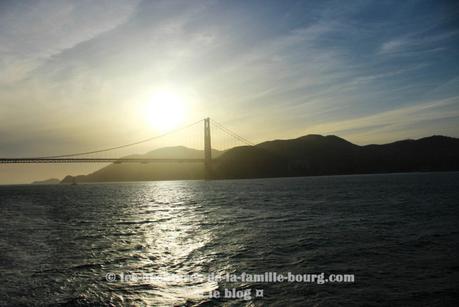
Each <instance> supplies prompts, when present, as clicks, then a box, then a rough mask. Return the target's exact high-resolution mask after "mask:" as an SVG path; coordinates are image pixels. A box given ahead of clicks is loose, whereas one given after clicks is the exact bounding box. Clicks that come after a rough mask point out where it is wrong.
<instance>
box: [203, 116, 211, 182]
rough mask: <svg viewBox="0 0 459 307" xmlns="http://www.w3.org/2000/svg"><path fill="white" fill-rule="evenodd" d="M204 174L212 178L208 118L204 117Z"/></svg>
mask: <svg viewBox="0 0 459 307" xmlns="http://www.w3.org/2000/svg"><path fill="white" fill-rule="evenodd" d="M204 176H205V179H206V180H209V179H212V145H211V143H210V118H209V117H207V118H205V119H204Z"/></svg>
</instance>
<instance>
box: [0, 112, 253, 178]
mask: <svg viewBox="0 0 459 307" xmlns="http://www.w3.org/2000/svg"><path fill="white" fill-rule="evenodd" d="M201 122H204V158H196V159H188V158H81V157H78V156H82V155H88V154H95V153H101V152H107V151H112V150H115V149H120V148H125V147H129V146H133V145H137V144H141V143H145V142H149V141H151V140H153V139H156V138H160V137H163V136H166V135H168V134H171V133H174V132H176V131H179V130H183V129H185V128H188V127H191V126H193V125H196V124H198V123H201ZM212 123H213V124H214V127H216V128H218V129H220V130H222V131H223V132H225V133H226V134H228V135H230V136H231V137H233V138H235V139H237V140H239V141H241V142H243V143H244V144H246V145H253V143H251V142H250V141H248V140H247V139H245V138H243V137H241V136H239V135H238V134H236V133H234V132H233V131H231V130H229V129H228V128H226V127H224V126H223V125H222V124H220V123H218V122H216V121H214V120H212ZM213 161H215V159H212V146H211V134H210V118H209V117H207V118H204V119H201V120H199V121H197V122H195V123H192V124H190V125H187V126H184V127H181V128H178V129H176V130H174V131H170V132H167V133H165V134H163V135H159V136H155V137H152V138H148V139H145V140H142V141H138V142H135V143H130V144H125V145H121V146H116V147H111V148H106V149H101V150H95V151H89V152H80V153H73V154H66V155H59V156H48V157H30V158H0V164H21V163H22V164H23V163H115V164H120V163H157V162H179V163H187V162H191V163H204V169H205V173H206V177H207V178H210V177H211V173H212V162H213Z"/></svg>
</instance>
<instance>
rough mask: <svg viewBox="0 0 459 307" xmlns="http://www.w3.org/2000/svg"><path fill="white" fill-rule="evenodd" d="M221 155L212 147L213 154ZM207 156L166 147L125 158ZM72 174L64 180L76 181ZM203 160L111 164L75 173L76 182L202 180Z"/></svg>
mask: <svg viewBox="0 0 459 307" xmlns="http://www.w3.org/2000/svg"><path fill="white" fill-rule="evenodd" d="M220 154H221V152H220V151H218V150H213V151H212V155H213V157H218V156H219V155H220ZM203 157H204V152H203V151H202V150H196V149H191V148H187V147H183V146H177V147H165V148H160V149H156V150H153V151H150V152H148V153H146V154H143V155H131V156H126V157H124V158H151V159H154V158H169V159H181V158H189V159H199V158H203ZM73 178H74V177H73V176H66V177H65V178H64V179H63V180H62V182H63V183H73ZM203 178H204V169H203V164H202V163H176V162H174V163H163V162H161V163H155V162H152V163H121V164H116V163H112V164H110V165H108V166H106V167H103V168H101V169H99V170H97V171H95V172H94V173H91V174H88V175H81V176H76V177H75V181H76V182H108V181H149V180H185V179H203Z"/></svg>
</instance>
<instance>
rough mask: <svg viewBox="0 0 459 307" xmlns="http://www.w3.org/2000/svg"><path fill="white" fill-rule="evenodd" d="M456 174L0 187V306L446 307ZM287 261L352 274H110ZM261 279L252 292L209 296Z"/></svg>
mask: <svg viewBox="0 0 459 307" xmlns="http://www.w3.org/2000/svg"><path fill="white" fill-rule="evenodd" d="M458 251H459V173H425V174H391V175H365V176H336V177H333V176H332V177H309V178H283V179H259V180H239V181H237V180H234V181H210V182H205V181H169V182H142V183H114V184H87V185H83V184H82V185H73V186H72V185H53V186H32V185H24V186H0V273H1V275H0V306H18V305H21V304H23V305H77V306H79V305H82V306H85V305H102V306H105V305H108V304H113V305H116V306H118V305H120V306H124V305H129V306H173V305H194V304H201V305H203V306H207V305H229V306H232V305H234V306H239V305H243V306H245V305H246V306H342V305H352V306H354V305H367V306H379V305H382V306H387V305H400V306H406V305H408V306H445V305H446V306H448V305H451V306H454V305H456V304H457V302H458V300H459V296H458V290H457V288H458V284H459V283H458V281H459V273H458V272H459V260H458V259H459V258H458V257H459V253H458ZM109 272H113V273H115V274H118V275H120V274H121V273H124V274H129V273H133V272H134V273H135V272H137V273H144V274H154V275H158V276H168V274H177V275H180V276H187V275H190V274H194V273H199V274H207V273H215V274H224V273H235V274H241V273H242V272H246V273H258V274H261V273H264V272H279V273H285V272H292V273H296V274H300V273H301V274H305V273H321V272H324V273H325V274H330V273H343V274H355V282H354V283H325V284H311V283H288V282H282V283H260V282H259V283H250V282H234V283H231V282H226V281H220V282H215V281H211V280H208V279H199V280H176V281H174V280H173V281H170V280H169V281H167V280H160V279H158V280H131V281H127V280H123V281H122V280H117V281H115V282H109V281H107V280H106V274H107V273H109ZM225 288H226V289H232V288H235V289H237V290H251V291H255V289H263V291H264V292H263V298H257V297H255V295H254V294H255V293H253V292H252V297H251V299H248V300H244V299H243V298H241V299H229V298H227V299H215V298H214V299H208V298H203V297H202V295H203V294H207V293H208V292H209V291H211V290H219V291H222V293H224V289H225Z"/></svg>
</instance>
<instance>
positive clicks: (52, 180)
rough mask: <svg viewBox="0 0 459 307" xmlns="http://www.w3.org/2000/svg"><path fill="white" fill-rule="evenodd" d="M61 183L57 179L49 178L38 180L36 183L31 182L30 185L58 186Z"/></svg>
mask: <svg viewBox="0 0 459 307" xmlns="http://www.w3.org/2000/svg"><path fill="white" fill-rule="evenodd" d="M60 182H61V181H60V180H59V179H57V178H50V179H46V180H38V181H34V182H32V184H58V183H60Z"/></svg>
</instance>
